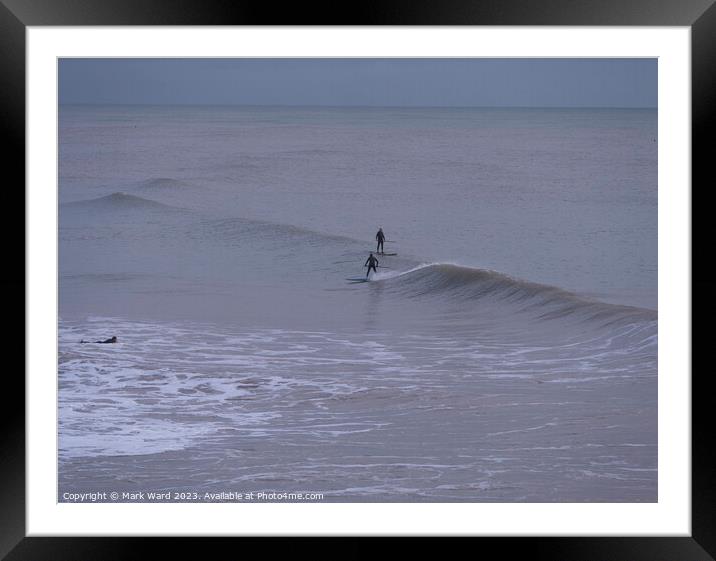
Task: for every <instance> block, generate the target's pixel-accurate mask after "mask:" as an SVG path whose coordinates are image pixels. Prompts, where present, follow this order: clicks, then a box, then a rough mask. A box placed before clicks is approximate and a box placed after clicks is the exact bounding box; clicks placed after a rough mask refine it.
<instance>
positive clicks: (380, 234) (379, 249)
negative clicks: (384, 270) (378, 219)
mask: <svg viewBox="0 0 716 561" xmlns="http://www.w3.org/2000/svg"><path fill="white" fill-rule="evenodd" d="M375 239H376V240H378V247H377V248H376V250H375V251H376V253H383V242H384V241H385V234H384V233H383V228H382V227H381V228H378V233H377V234H376V235H375Z"/></svg>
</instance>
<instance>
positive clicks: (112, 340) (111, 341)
mask: <svg viewBox="0 0 716 561" xmlns="http://www.w3.org/2000/svg"><path fill="white" fill-rule="evenodd" d="M92 342H94V343H116V342H117V337H110V338H109V339H105V340H104V341H85V340H82V341H80V343H92Z"/></svg>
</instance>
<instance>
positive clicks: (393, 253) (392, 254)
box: [375, 253, 398, 255]
mask: <svg viewBox="0 0 716 561" xmlns="http://www.w3.org/2000/svg"><path fill="white" fill-rule="evenodd" d="M375 255H398V254H397V253H375Z"/></svg>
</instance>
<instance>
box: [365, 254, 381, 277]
mask: <svg viewBox="0 0 716 561" xmlns="http://www.w3.org/2000/svg"><path fill="white" fill-rule="evenodd" d="M377 265H378V260H377V259H376V258H375V257H373V254H372V253H371V254H370V255H369V256H368V260H367V261H366V262H365V265H363V266H364V267H368V272H367V273H366V274H365V278H368V275H370V270H371V269H373V271H375V272H376V273H377V272H378V271H377V270H376V266H377Z"/></svg>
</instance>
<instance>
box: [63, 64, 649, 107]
mask: <svg viewBox="0 0 716 561" xmlns="http://www.w3.org/2000/svg"><path fill="white" fill-rule="evenodd" d="M59 101H60V103H61V104H85V103H89V104H160V105H165V104H166V105H176V104H190V105H191V104H200V105H369V106H519V107H534V106H537V107H656V105H657V60H656V59H465V58H463V59H335V58H334V59H331V58H324V59H98V58H95V59H60V61H59Z"/></svg>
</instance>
